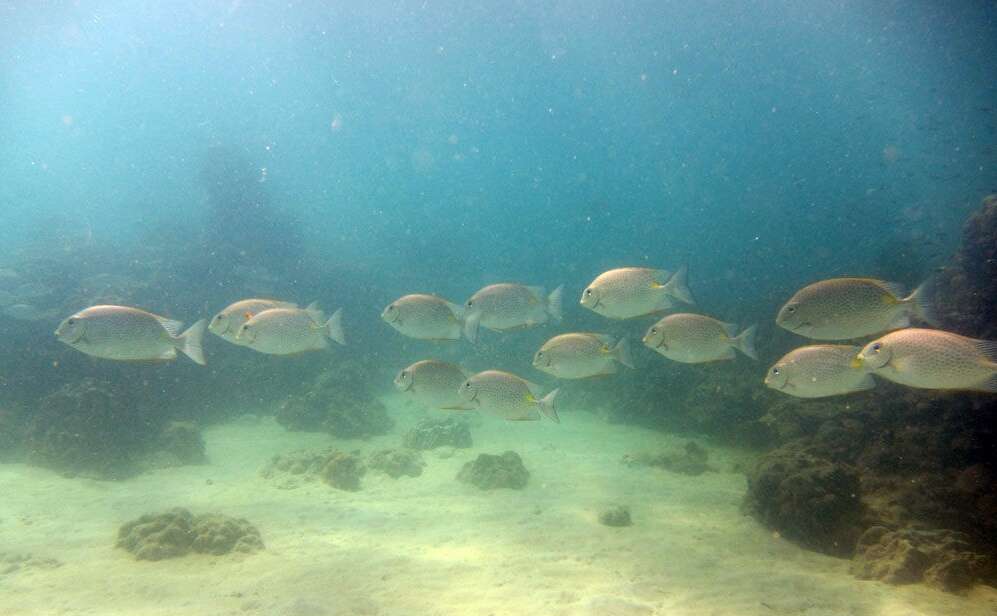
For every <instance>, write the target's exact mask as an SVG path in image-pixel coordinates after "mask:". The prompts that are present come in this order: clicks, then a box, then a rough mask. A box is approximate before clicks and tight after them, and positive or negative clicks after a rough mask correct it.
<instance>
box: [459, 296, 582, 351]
mask: <svg viewBox="0 0 997 616" xmlns="http://www.w3.org/2000/svg"><path fill="white" fill-rule="evenodd" d="M563 291H564V287H563V286H559V287H557V288H556V289H554V290H553V291H552V292H551V294H550V295H548V296H546V298H545V297H544V289H543V287H527V286H524V285H521V284H516V283H500V284H493V285H489V286H487V287H485V288H483V289H481V290H479V291H478V292H477V293H475V294H474V295H472V296H471V297H470V299H468V300H467V302H465V303H464V335H465V336H467V339H468V340H470V341H471V342H474V341H475V340H477V338H478V327H479V326H480V327H485V328H487V329H491V330H493V331H506V330H510V329H520V328H525V327H533V326H534V325H541V324H543V323H546V322H547V321H548V320H549V319H551V318H552V319H554V320H556V321H560V320H561V295H562V293H563Z"/></svg>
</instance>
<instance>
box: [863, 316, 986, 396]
mask: <svg viewBox="0 0 997 616" xmlns="http://www.w3.org/2000/svg"><path fill="white" fill-rule="evenodd" d="M855 365H856V366H861V367H862V368H864V369H865V370H868V371H871V372H872V373H873V374H875V375H876V376H881V377H883V378H885V379H889V380H891V381H893V382H895V383H900V384H901V385H908V386H910V387H918V388H922V389H967V390H976V391H989V392H997V342H995V341H991V340H977V339H975V338H967V337H966V336H960V335H959V334H953V333H952V332H945V331H940V330H937V329H919V328H910V329H901V330H899V331H895V332H891V333H889V334H886V335H885V336H883V337H882V338H879V339H877V340H873V341H872V342H870V343H869V344H867V345H866V346H865V347H864V348H863V349H862V351H861V352H860V353H859V355H858V357H857V358H856V360H855Z"/></svg>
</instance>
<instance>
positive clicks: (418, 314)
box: [381, 293, 464, 340]
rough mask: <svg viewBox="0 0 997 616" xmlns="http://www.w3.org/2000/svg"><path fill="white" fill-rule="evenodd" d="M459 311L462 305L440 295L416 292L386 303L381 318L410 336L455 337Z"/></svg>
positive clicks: (425, 337) (433, 338) (444, 338)
mask: <svg viewBox="0 0 997 616" xmlns="http://www.w3.org/2000/svg"><path fill="white" fill-rule="evenodd" d="M463 313H464V309H463V307H461V306H458V305H457V304H454V303H451V302H448V301H447V300H445V299H443V298H441V297H436V296H435V295H427V294H421V293H417V294H413V295H406V296H404V297H400V298H398V299H396V300H395V301H393V302H391V303H390V304H388V305H387V307H385V309H384V311H383V312H381V319H383V320H384V322H385V323H387V324H388V325H390V326H391V327H393V328H395V329H396V330H398V331H399V332H400V333H402V334H404V335H406V336H408V337H410V338H418V339H420V340H458V339H460V334H461V318H462V316H463Z"/></svg>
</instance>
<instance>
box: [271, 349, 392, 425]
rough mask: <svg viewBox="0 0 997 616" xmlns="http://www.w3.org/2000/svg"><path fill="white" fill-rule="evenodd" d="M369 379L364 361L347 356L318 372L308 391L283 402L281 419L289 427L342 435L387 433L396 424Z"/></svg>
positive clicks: (278, 419)
mask: <svg viewBox="0 0 997 616" xmlns="http://www.w3.org/2000/svg"><path fill="white" fill-rule="evenodd" d="M366 382H367V378H365V375H364V370H363V367H362V366H361V364H360V363H358V362H356V361H353V360H343V361H342V362H339V363H338V364H337V365H336V367H335V368H333V369H330V370H326V371H324V372H322V373H320V374H318V376H316V378H315V380H314V381H313V383H312V384H311V385H310V386H306V390H305V392H304V393H301V394H291V395H290V396H288V397H287V398H286V399H285V400H284V401H283V402H281V403H280V405H279V406H278V408H277V421H278V423H280V424H281V425H283V426H284V427H286V428H287V429H288V430H297V431H303V432H328V433H330V434H332V435H333V436H335V437H338V438H367V437H370V436H376V435H378V434H386V433H387V432H390V431H391V428H392V427H393V425H394V424H393V422H392V420H391V418H390V417H388V413H387V410H386V409H385V408H384V405H383V404H382V403H381V402H380V401H379V400H378V399H377V398H375V397H374V396H373V395H372V394H371V393H370V391H369V390H368V389H367V387H366V385H365V384H366Z"/></svg>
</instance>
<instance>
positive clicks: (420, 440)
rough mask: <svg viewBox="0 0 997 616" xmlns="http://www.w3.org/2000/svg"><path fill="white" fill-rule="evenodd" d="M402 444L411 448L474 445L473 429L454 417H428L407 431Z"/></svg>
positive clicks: (466, 446) (464, 446)
mask: <svg viewBox="0 0 997 616" xmlns="http://www.w3.org/2000/svg"><path fill="white" fill-rule="evenodd" d="M402 444H403V445H404V446H405V447H407V448H409V449H436V448H437V447H455V448H468V447H471V445H472V442H471V429H470V428H468V426H467V423H465V422H464V421H461V420H459V419H455V418H453V417H446V418H437V417H433V418H426V419H423V420H422V421H420V422H419V423H418V424H417V425H416V426H415V427H414V428H412V429H411V430H409V431H408V432H407V433H405V437H404V438H403V439H402Z"/></svg>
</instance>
